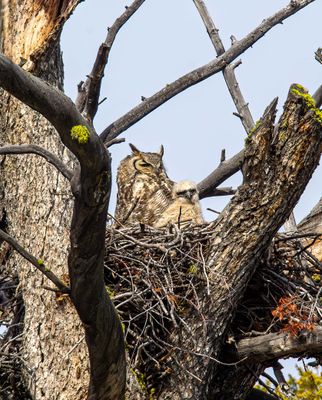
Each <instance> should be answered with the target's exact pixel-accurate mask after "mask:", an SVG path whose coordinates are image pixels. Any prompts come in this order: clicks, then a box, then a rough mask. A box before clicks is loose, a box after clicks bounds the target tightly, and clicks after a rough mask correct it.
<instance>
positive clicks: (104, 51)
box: [76, 0, 145, 121]
mask: <svg viewBox="0 0 322 400" xmlns="http://www.w3.org/2000/svg"><path fill="white" fill-rule="evenodd" d="M144 1H145V0H135V1H133V3H132V4H131V5H130V6H129V7H126V10H125V12H124V13H123V14H122V15H121V16H120V17H118V18H117V19H116V21H115V22H114V24H113V25H112V26H111V28H109V29H108V34H107V37H106V39H105V41H104V43H102V44H101V46H100V47H99V49H98V53H97V56H96V60H95V62H94V65H93V68H92V71H91V73H90V75H89V76H88V78H87V79H86V81H85V82H81V83H80V84H79V85H78V93H79V94H78V97H77V99H76V105H77V108H78V110H79V111H80V112H82V113H83V115H84V116H85V118H86V119H87V120H89V121H93V119H94V117H95V115H96V112H97V109H98V105H99V104H100V103H99V96H100V92H101V83H102V79H103V76H104V69H105V67H106V65H107V63H108V58H109V55H110V51H111V48H112V46H113V43H114V40H115V38H116V35H117V33H118V31H119V30H120V29H121V28H122V26H123V25H124V24H125V23H126V22H127V21H128V20H129V19H130V18H131V16H132V15H133V14H134V13H135V12H136V11H137V10H138V9H139V7H140V6H141V5H142V4H143V3H144Z"/></svg>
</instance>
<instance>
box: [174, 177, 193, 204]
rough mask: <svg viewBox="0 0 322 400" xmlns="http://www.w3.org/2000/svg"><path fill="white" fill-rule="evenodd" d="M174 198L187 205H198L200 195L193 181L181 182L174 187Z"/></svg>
mask: <svg viewBox="0 0 322 400" xmlns="http://www.w3.org/2000/svg"><path fill="white" fill-rule="evenodd" d="M173 196H174V198H175V199H180V200H182V201H185V202H187V203H191V204H194V203H197V202H198V201H199V194H198V189H197V185H196V184H195V183H194V182H191V181H180V182H178V183H176V184H175V185H174V187H173Z"/></svg>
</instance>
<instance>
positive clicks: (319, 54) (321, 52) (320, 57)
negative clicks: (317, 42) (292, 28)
mask: <svg viewBox="0 0 322 400" xmlns="http://www.w3.org/2000/svg"><path fill="white" fill-rule="evenodd" d="M315 59H316V61H318V62H319V63H320V64H322V48H321V47H319V48H318V49H317V50H316V52H315Z"/></svg>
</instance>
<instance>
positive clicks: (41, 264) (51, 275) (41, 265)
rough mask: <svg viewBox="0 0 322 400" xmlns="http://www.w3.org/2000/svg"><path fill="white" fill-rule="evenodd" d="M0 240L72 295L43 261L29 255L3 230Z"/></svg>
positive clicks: (59, 287) (64, 291)
mask: <svg viewBox="0 0 322 400" xmlns="http://www.w3.org/2000/svg"><path fill="white" fill-rule="evenodd" d="M0 238H1V239H3V240H5V241H6V242H7V243H9V244H10V245H11V246H12V247H13V248H14V249H15V250H16V251H17V252H18V253H19V254H20V255H21V256H22V257H23V258H25V259H26V260H27V261H29V262H30V263H31V264H32V265H34V266H35V267H36V268H37V269H38V270H39V271H40V272H41V273H43V274H44V275H45V276H46V277H47V278H48V279H49V280H50V281H52V282H53V283H54V284H55V285H56V286H57V288H58V289H59V290H60V291H61V292H62V293H68V294H69V293H70V288H69V287H68V286H66V285H65V284H64V283H63V282H62V281H61V280H60V279H59V278H58V277H57V276H56V275H55V274H54V273H53V272H51V271H50V269H48V268H47V267H46V266H45V264H44V262H43V261H42V260H40V259H37V258H36V257H34V256H33V255H31V254H30V253H28V251H27V250H25V249H24V248H23V247H22V246H20V244H19V243H18V242H17V241H16V240H15V239H14V238H13V237H11V236H10V235H8V234H7V233H5V232H4V231H3V230H1V229H0Z"/></svg>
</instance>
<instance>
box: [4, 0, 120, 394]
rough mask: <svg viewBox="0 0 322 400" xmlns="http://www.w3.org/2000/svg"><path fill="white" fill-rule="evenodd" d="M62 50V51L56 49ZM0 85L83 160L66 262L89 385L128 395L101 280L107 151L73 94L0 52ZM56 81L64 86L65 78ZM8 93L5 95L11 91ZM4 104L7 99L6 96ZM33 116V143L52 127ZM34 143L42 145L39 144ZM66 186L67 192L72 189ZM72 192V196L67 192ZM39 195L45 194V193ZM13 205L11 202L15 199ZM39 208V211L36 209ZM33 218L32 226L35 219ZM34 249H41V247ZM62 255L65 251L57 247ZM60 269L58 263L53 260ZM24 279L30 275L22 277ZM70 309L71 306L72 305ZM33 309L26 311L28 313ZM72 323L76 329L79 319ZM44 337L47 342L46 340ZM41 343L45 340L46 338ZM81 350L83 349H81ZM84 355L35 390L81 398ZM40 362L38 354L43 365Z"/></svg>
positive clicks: (116, 327)
mask: <svg viewBox="0 0 322 400" xmlns="http://www.w3.org/2000/svg"><path fill="white" fill-rule="evenodd" d="M73 4H74V5H75V4H76V2H73ZM48 6H49V4H48ZM26 7H27V4H26ZM62 7H63V8H62V9H61V11H63V9H64V5H62ZM55 26H57V25H55ZM55 45H56V44H55ZM47 50H48V51H49V50H50V51H51V52H52V51H53V48H51V47H50V46H49V47H48V49H47ZM33 54H34V53H33ZM47 54H48V53H47V52H45V51H44V54H42V56H43V57H44V58H46V55H47ZM56 54H57V55H58V56H59V54H58V52H57V53H56ZM37 61H38V60H37ZM55 61H57V62H56V63H51V62H50V63H48V64H47V63H46V64H44V65H46V66H47V68H48V67H50V66H53V67H54V68H57V67H58V70H59V62H58V61H60V60H59V58H58V60H55ZM41 65H42V64H41V62H40V63H37V68H38V69H37V74H38V75H40V76H42V77H44V78H45V79H47V80H50V81H52V83H54V84H56V83H57V82H55V80H54V81H53V80H52V76H51V75H50V74H51V71H47V70H46V71H45V72H46V73H42V71H41ZM25 67H26V66H25ZM48 76H50V77H51V79H48ZM58 83H59V82H58ZM0 85H1V86H2V88H4V89H5V90H7V91H8V92H9V93H10V94H12V95H14V96H15V97H17V98H18V99H19V100H21V101H22V102H24V103H25V104H27V105H29V106H30V107H31V108H33V109H34V110H36V111H38V112H40V113H41V114H42V115H43V116H44V117H45V118H46V119H47V120H48V121H50V122H51V123H52V124H53V125H54V127H55V128H56V129H57V131H58V133H59V136H60V139H61V140H62V142H63V143H64V144H65V146H67V147H68V149H69V150H70V151H71V152H72V153H74V155H75V156H76V158H77V159H78V161H79V166H77V167H76V169H75V171H76V173H75V174H74V176H73V178H72V182H71V183H72V190H73V194H74V196H75V202H74V212H73V218H72V224H71V234H70V236H71V247H70V251H69V263H68V264H69V265H68V266H69V273H70V283H71V299H72V301H73V303H74V305H75V307H76V309H77V311H78V314H79V316H80V318H81V320H82V322H83V325H84V328H85V335H86V342H87V344H88V347H89V356H90V386H89V393H88V398H89V399H91V400H94V399H95V400H96V399H115V398H118V399H122V398H123V397H124V392H125V355H124V342H123V333H122V329H121V324H120V321H119V319H118V316H117V314H116V312H115V310H114V307H113V305H112V303H111V301H110V299H109V298H108V295H107V293H106V290H105V287H104V280H103V254H104V240H105V226H106V215H107V206H108V201H109V195H110V183H111V182H110V181H111V176H110V156H109V153H108V152H107V150H106V149H105V147H104V145H103V143H102V141H101V140H100V139H99V138H98V136H97V135H96V133H95V131H94V130H93V128H92V127H91V126H90V125H89V124H88V123H87V122H86V121H85V120H84V118H83V117H82V116H81V115H80V114H79V112H78V111H77V110H76V108H75V106H74V104H73V103H72V102H71V100H70V99H69V98H67V97H66V96H65V95H64V94H63V93H61V92H59V91H58V90H56V89H55V88H54V87H53V86H49V85H48V84H45V83H44V82H43V81H42V80H40V79H38V78H36V77H35V76H32V75H30V74H28V73H27V72H25V71H24V70H23V69H21V68H20V67H18V66H17V65H15V64H14V63H12V62H11V61H10V60H9V59H8V58H6V57H5V56H4V55H1V56H0ZM57 86H59V84H58V85H57ZM4 98H6V96H5V95H4ZM9 101H11V102H12V103H13V102H16V101H15V100H8V102H9ZM4 104H6V101H5V102H4ZM16 104H17V106H16V107H17V109H18V113H19V107H20V106H21V107H22V108H23V109H24V107H25V106H23V105H20V103H19V102H16ZM10 112H11V113H12V114H13V115H11V118H16V119H15V121H17V120H19V116H18V117H17V115H15V114H14V113H13V109H12V107H11V108H10ZM24 112H25V113H26V114H28V115H31V116H32V115H33V113H32V112H31V111H30V110H28V111H27V112H26V111H24ZM31 118H33V117H31ZM38 118H39V116H38ZM28 122H29V124H26V123H25V128H26V127H30V126H32V128H33V129H34V130H35V132H34V133H33V135H30V138H31V137H32V140H31V141H32V142H33V143H34V142H36V141H37V139H38V140H39V138H38V137H39V135H40V137H41V134H43V133H44V132H46V131H48V127H46V122H45V121H44V120H42V121H41V124H42V125H43V126H45V127H46V129H43V130H41V129H39V128H40V127H39V126H37V127H36V126H35V125H30V121H28ZM3 124H4V126H5V122H3ZM13 126H14V124H11V125H10V128H12V127H13ZM75 126H76V127H78V128H79V129H78V131H77V130H76V131H75V132H74V134H73V128H74V127H75ZM5 130H6V131H7V135H6V136H5V137H4V139H5V141H6V142H7V143H10V142H11V143H12V142H13V141H14V137H12V134H11V131H10V129H9V126H5ZM19 133H20V132H19ZM37 134H38V135H37ZM45 139H47V137H46V135H45ZM20 140H22V142H25V141H26V138H23V137H22V139H20ZM40 143H41V141H40ZM36 146H38V144H37V145H36ZM56 146H58V148H59V150H60V151H59V152H58V153H60V152H62V148H61V146H60V144H59V142H58V143H57V144H56ZM46 147H47V148H48V149H49V151H51V150H52V149H51V146H46ZM54 153H55V152H54ZM47 155H48V154H47ZM7 158H8V157H7ZM51 160H52V161H53V160H54V158H53V157H52V158H51ZM9 162H10V161H9ZM56 165H57V163H56ZM67 175H69V173H67ZM39 176H41V177H44V178H46V177H47V176H48V175H46V174H45V175H43V174H41V173H39ZM32 178H33V179H34V180H35V181H37V178H35V176H32ZM17 182H18V180H17ZM17 182H16V184H17ZM65 189H66V191H67V193H68V188H65ZM26 193H28V191H26ZM66 196H68V194H67V195H66ZM39 197H40V198H42V197H41V196H39ZM17 200H18V196H17V198H15V201H17ZM56 206H57V204H55V202H53V204H52V205H51V206H50V205H48V203H47V207H48V208H49V211H47V212H49V215H50V213H55V211H56V210H55V208H56ZM7 207H8V209H10V207H9V205H8V206H7ZM17 209H19V207H17ZM34 211H35V210H34V208H33V207H31V210H30V214H31V215H32V213H33V212H34ZM35 214H37V213H36V212H35ZM16 215H17V214H16ZM47 223H48V226H46V230H47V229H48V230H49V229H51V225H50V221H48V222H47ZM28 225H29V227H31V221H30V223H29V224H28ZM35 225H37V224H35ZM19 228H20V227H19ZM37 233H38V232H37V231H34V237H36V239H38V235H37ZM66 233H67V231H65V234H66ZM62 243H64V244H65V246H66V247H65V248H64V247H63V248H64V252H65V254H66V249H67V245H68V242H67V241H64V240H63V241H62ZM62 243H60V240H59V239H58V238H57V236H56V237H55V239H54V241H53V242H52V245H51V249H53V250H51V251H52V252H53V253H54V254H56V253H55V250H54V249H55V246H56V248H57V245H60V244H62ZM31 247H32V246H31ZM35 253H36V254H37V252H35ZM56 256H57V258H59V256H58V255H57V254H56ZM42 258H45V260H46V261H47V257H42ZM49 264H50V265H55V263H54V262H48V265H49ZM54 269H55V270H56V268H55V267H54ZM22 281H24V280H23V279H22ZM45 296H46V295H45ZM45 296H44V297H45ZM46 297H47V296H46ZM26 301H27V302H28V301H29V300H28V299H27V300H26ZM47 303H49V308H50V306H51V307H52V306H53V305H54V306H55V302H54V301H53V299H52V298H51V299H48V300H47ZM26 306H27V307H29V306H30V304H28V305H27V304H26ZM27 307H26V308H27ZM65 308H68V305H67V304H66V305H65ZM37 310H39V308H37ZM47 313H48V310H47ZM27 314H28V312H27V313H26V316H27ZM49 315H50V314H49ZM64 315H65V313H64ZM57 317H58V315H57ZM59 318H60V320H64V318H62V316H61V315H60V316H59ZM49 319H50V318H49ZM51 319H52V318H51ZM65 322H66V321H65ZM67 323H68V322H67ZM38 325H39V324H35V326H34V327H33V328H36V330H37V329H39V328H38ZM65 329H66V328H65ZM73 329H75V326H74V327H73ZM43 331H45V332H47V335H48V327H46V326H45V328H43ZM27 332H28V330H27ZM63 332H64V330H63ZM72 332H73V331H72ZM38 336H39V333H38ZM52 340H53V341H54V343H53V345H54V347H55V350H56V342H57V338H56V337H54V338H53V339H52ZM47 342H48V340H47ZM44 343H45V342H44ZM39 344H41V341H40V342H39ZM78 345H79V340H78V339H77V341H76V346H77V347H78ZM42 346H43V347H45V344H43V345H42ZM35 347H36V346H35ZM29 350H30V349H29ZM36 350H37V349H36ZM57 350H58V346H57ZM64 350H65V355H64V357H63V360H64V362H66V361H69V358H70V357H69V354H70V353H74V352H75V346H73V347H71V349H70V352H67V357H66V347H65V349H64ZM76 352H77V355H78V353H79V351H78V348H77V350H76ZM51 353H53V354H54V357H55V360H54V363H55V362H56V363H57V365H58V364H59V365H60V367H61V360H62V359H61V358H60V357H59V352H58V351H54V352H51V351H50V350H46V352H45V353H44V354H51ZM82 356H83V359H82V362H78V372H77V375H78V376H76V377H75V378H74V379H70V381H69V382H68V381H66V379H65V382H64V383H63V384H62V383H60V384H59V383H58V382H59V379H57V377H58V376H59V377H61V378H63V376H64V373H61V374H59V369H58V368H56V369H55V370H54V371H53V374H52V375H53V379H52V380H49V379H47V381H46V382H45V385H44V384H43V383H42V382H41V379H37V381H36V382H37V383H36V382H35V383H34V384H35V388H34V389H33V390H32V392H33V393H35V396H37V398H38V397H42V396H43V394H44V393H45V391H46V392H47V393H46V396H47V398H65V399H68V398H70V399H76V398H80V399H83V398H84V389H86V383H85V382H86V361H85V359H84V354H82ZM72 358H73V359H76V358H77V356H76V357H75V354H73V355H72ZM42 361H43V359H42ZM42 361H40V362H39V361H38V364H39V363H41V362H42ZM84 361H85V362H84ZM73 367H74V374H75V370H76V371H77V368H75V365H74V366H73ZM47 369H48V367H47ZM37 370H40V368H39V365H38V366H37ZM66 372H67V371H66ZM48 375H49V372H45V371H44V372H43V375H42V377H43V378H44V379H45V380H46V378H45V377H47V378H48ZM80 376H85V379H82V381H81V382H74V381H75V380H76V381H77V380H78V379H79V377H80ZM55 379H56V380H57V383H58V385H59V387H57V384H52V385H51V384H50V383H48V382H51V383H52V382H53V381H54V380H55ZM75 383H76V385H75ZM32 384H33V382H32ZM69 385H70V388H69V390H65V388H66V386H69ZM77 385H78V390H75V389H76V388H75V386H76V387H77ZM48 386H50V387H48Z"/></svg>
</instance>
